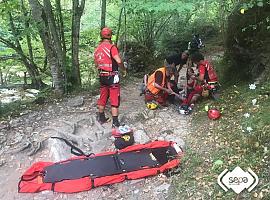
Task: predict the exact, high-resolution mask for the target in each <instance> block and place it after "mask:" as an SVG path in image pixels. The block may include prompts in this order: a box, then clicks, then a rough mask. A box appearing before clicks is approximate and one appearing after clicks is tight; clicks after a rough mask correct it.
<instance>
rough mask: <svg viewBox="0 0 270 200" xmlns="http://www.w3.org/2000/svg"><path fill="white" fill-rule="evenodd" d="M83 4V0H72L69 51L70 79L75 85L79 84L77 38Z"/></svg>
mask: <svg viewBox="0 0 270 200" xmlns="http://www.w3.org/2000/svg"><path fill="white" fill-rule="evenodd" d="M84 6H85V0H81V4H79V0H73V5H72V11H73V14H72V38H71V43H72V48H71V52H72V69H73V75H72V81H73V84H74V85H75V86H81V75H80V63H79V38H80V22H81V16H82V14H83V10H84Z"/></svg>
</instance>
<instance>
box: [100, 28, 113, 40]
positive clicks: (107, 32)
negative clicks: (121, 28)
mask: <svg viewBox="0 0 270 200" xmlns="http://www.w3.org/2000/svg"><path fill="white" fill-rule="evenodd" d="M100 35H101V38H102V39H111V38H112V30H111V29H110V28H108V27H105V28H103V29H102V30H101V32H100Z"/></svg>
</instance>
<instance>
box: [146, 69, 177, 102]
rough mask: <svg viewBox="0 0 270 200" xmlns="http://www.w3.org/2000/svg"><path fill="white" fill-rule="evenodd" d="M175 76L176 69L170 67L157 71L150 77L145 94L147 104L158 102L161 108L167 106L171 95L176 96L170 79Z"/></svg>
mask: <svg viewBox="0 0 270 200" xmlns="http://www.w3.org/2000/svg"><path fill="white" fill-rule="evenodd" d="M173 74H174V67H172V66H170V65H168V66H163V67H161V68H159V69H157V70H156V71H155V72H154V73H153V74H151V75H150V76H149V77H148V81H147V88H146V92H145V102H146V103H149V102H152V101H155V102H157V103H158V104H160V105H161V106H166V101H167V98H168V96H169V95H174V94H175V93H174V91H173V90H172V88H171V86H170V82H169V80H170V77H171V76H172V75H173Z"/></svg>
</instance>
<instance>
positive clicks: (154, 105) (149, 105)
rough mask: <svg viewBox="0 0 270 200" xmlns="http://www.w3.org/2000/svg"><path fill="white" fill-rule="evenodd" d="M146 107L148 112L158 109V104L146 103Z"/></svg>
mask: <svg viewBox="0 0 270 200" xmlns="http://www.w3.org/2000/svg"><path fill="white" fill-rule="evenodd" d="M146 107H147V108H148V109H150V110H155V109H157V107H158V104H157V103H155V102H148V103H146Z"/></svg>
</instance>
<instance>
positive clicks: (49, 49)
mask: <svg viewBox="0 0 270 200" xmlns="http://www.w3.org/2000/svg"><path fill="white" fill-rule="evenodd" d="M29 5H30V7H31V10H32V16H33V18H34V20H35V21H36V23H37V27H38V31H39V35H40V38H41V41H42V44H43V47H44V50H45V53H46V56H47V58H48V63H49V65H50V68H51V74H52V82H53V86H54V87H55V91H56V92H57V93H63V92H64V91H63V76H62V72H61V63H59V60H58V56H59V55H57V50H56V47H55V46H54V42H55V41H54V40H53V39H52V35H51V33H50V31H49V30H48V27H49V23H48V19H47V16H46V14H45V11H44V8H43V6H42V5H41V4H40V3H39V1H38V0H29ZM51 26H52V25H51ZM58 49H59V47H58ZM60 49H61V48H60ZM61 51H62V50H60V52H61Z"/></svg>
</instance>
